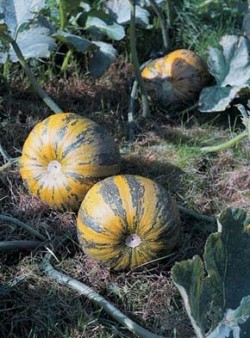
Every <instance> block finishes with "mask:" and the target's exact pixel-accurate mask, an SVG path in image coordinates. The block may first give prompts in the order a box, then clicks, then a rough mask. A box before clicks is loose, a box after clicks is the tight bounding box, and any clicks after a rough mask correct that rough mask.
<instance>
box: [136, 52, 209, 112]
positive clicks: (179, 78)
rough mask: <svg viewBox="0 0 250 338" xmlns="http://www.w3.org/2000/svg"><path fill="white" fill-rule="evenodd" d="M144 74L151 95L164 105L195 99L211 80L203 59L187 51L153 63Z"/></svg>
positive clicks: (145, 68) (161, 58)
mask: <svg viewBox="0 0 250 338" xmlns="http://www.w3.org/2000/svg"><path fill="white" fill-rule="evenodd" d="M141 75H142V78H143V79H144V80H145V86H146V89H147V91H148V94H149V96H150V97H151V98H152V99H153V100H156V101H158V102H159V103H160V104H161V105H163V106H167V105H169V104H172V103H176V104H179V103H186V102H188V101H190V100H194V99H196V98H197V97H198V95H199V93H200V91H201V89H202V88H203V87H205V86H208V85H209V84H210V83H211V79H212V76H211V75H210V74H209V72H208V68H207V66H206V64H205V62H204V61H203V60H202V59H201V57H200V56H198V55H197V54H196V53H194V52H193V51H191V50H187V49H177V50H175V51H173V52H171V53H169V54H167V55H165V56H163V57H160V58H157V59H155V60H152V61H150V62H149V63H148V64H147V65H146V66H145V67H144V68H143V70H142V72H141Z"/></svg>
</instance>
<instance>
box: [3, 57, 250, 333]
mask: <svg viewBox="0 0 250 338" xmlns="http://www.w3.org/2000/svg"><path fill="white" fill-rule="evenodd" d="M118 74H119V75H118ZM130 76H131V69H130V68H129V67H128V66H127V65H125V64H124V63H119V64H116V65H114V66H113V68H111V69H110V71H109V72H108V73H107V75H106V76H105V77H104V78H103V79H101V80H96V81H93V80H91V79H88V78H80V77H79V78H73V77H72V78H68V79H62V80H60V81H58V82H57V83H48V84H46V89H47V90H48V91H49V92H50V93H51V95H53V96H54V97H55V98H56V99H57V100H58V102H59V104H60V105H61V106H62V107H64V108H65V110H68V111H76V112H79V113H82V114H83V115H86V116H89V117H91V118H92V119H94V120H96V121H98V122H100V123H102V125H104V126H105V127H106V128H107V130H108V131H109V132H110V133H111V134H112V135H113V136H114V137H115V139H116V141H117V142H118V143H119V145H120V146H121V147H123V146H124V145H125V137H126V112H127V105H128V93H129V84H128V81H127V77H130ZM17 87H18V91H17ZM20 88H21V89H22V92H21V89H20ZM11 90H12V92H11V96H10V98H9V99H6V100H5V101H3V102H2V103H1V111H2V112H3V114H2V115H1V121H0V136H1V143H2V144H3V146H4V147H5V149H6V150H7V151H8V152H9V154H10V155H11V156H13V157H16V156H19V155H20V153H21V149H22V144H23V142H24V140H25V137H26V136H27V135H28V133H29V131H30V130H31V128H32V127H33V125H35V124H36V123H37V121H38V120H40V119H43V118H44V117H46V116H48V115H49V112H48V110H47V109H46V107H44V106H43V104H42V103H41V102H40V101H39V100H38V99H37V98H36V97H35V95H34V94H33V93H31V92H30V91H29V89H28V88H25V87H22V86H20V87H19V84H18V83H17V84H15V86H14V85H13V87H12V89H11ZM212 120H213V118H212V117H211V121H212ZM225 120H226V119H225ZM224 122H225V121H224ZM139 127H140V129H139V133H138V135H137V140H136V141H135V143H134V144H133V146H132V148H131V151H130V152H129V153H127V154H125V155H123V163H122V172H123V173H131V174H138V175H143V176H146V177H149V178H152V179H154V180H155V181H157V182H159V183H161V184H162V185H163V186H165V187H166V188H167V189H169V190H170V191H171V193H172V195H173V196H175V198H176V200H177V201H178V203H179V204H181V205H184V206H186V207H188V208H191V209H194V210H196V211H198V212H201V213H204V214H207V215H216V214H218V213H219V212H220V211H221V210H222V209H223V208H225V207H228V206H237V207H243V208H246V210H248V211H250V194H249V191H250V179H249V158H250V151H249V143H248V142H243V143H242V144H240V145H238V147H237V148H235V149H230V150H228V151H225V152H222V153H218V154H213V155H200V154H199V153H198V152H197V147H199V146H201V145H204V144H206V143H207V142H208V140H209V139H211V138H224V139H226V138H227V137H228V130H227V129H225V123H224V124H221V123H217V122H216V123H214V122H211V123H210V122H209V117H206V118H204V117H203V116H201V114H199V113H198V112H193V113H189V115H188V116H186V115H185V116H173V115H171V116H168V115H167V114H165V113H163V112H160V111H155V112H154V113H153V115H152V117H151V118H150V119H148V120H147V121H146V122H142V121H141V122H140V125H139ZM0 160H2V159H0ZM0 213H2V214H8V215H12V216H13V217H16V218H18V219H19V220H21V221H24V222H26V223H27V224H29V225H31V226H32V227H33V228H35V229H36V230H38V231H39V232H40V233H41V234H43V235H44V236H45V237H46V238H49V239H53V238H58V239H59V241H61V240H63V241H64V242H63V245H62V246H61V247H60V248H59V249H57V250H55V249H54V248H53V246H50V248H51V249H52V250H53V251H54V254H55V256H56V257H57V261H55V265H56V268H57V269H59V270H62V271H64V272H65V273H67V274H69V275H70V276H72V277H74V278H76V279H78V280H80V281H82V282H84V283H86V284H88V285H90V286H92V287H93V288H94V289H95V290H96V291H98V292H100V293H101V294H102V295H104V296H105V297H106V298H107V299H108V300H110V301H111V302H113V304H115V305H116V306H117V307H118V308H119V309H120V310H121V311H123V312H124V313H125V314H127V315H128V316H129V317H130V318H132V319H134V320H135V321H137V322H138V323H140V324H141V325H142V326H144V327H146V328H148V329H149V330H151V331H152V332H155V333H158V334H163V335H164V336H166V337H179V338H184V337H185V338H191V337H192V336H193V330H192V328H191V325H190V322H189V320H188V318H187V315H186V313H185V311H184V309H183V305H182V301H181V298H180V295H179V294H178V292H177V290H176V288H175V287H174V285H173V283H172V280H171V278H170V268H171V267H172V266H173V265H174V263H175V262H176V261H179V260H182V259H186V258H190V257H192V256H193V255H194V254H202V252H203V246H204V243H205V241H206V238H207V236H208V234H209V233H210V232H211V230H212V229H211V227H210V226H209V225H208V224H205V223H202V222H199V221H197V220H195V219H193V218H191V217H187V216H184V215H183V216H182V234H181V238H180V241H179V244H178V247H177V248H176V250H175V252H174V253H173V255H171V256H170V257H169V258H165V259H163V260H160V261H158V262H156V263H154V264H148V265H145V266H143V267H139V268H137V269H134V270H133V271H130V272H120V273H115V272H113V271H110V270H108V269H105V268H103V267H102V266H100V265H99V264H98V263H97V262H94V261H92V260H91V259H90V258H88V257H86V256H85V255H84V254H83V252H82V251H81V248H80V247H79V245H78V241H77V237H76V229H75V214H73V213H61V212H57V211H55V210H51V209H50V208H48V207H47V206H45V205H44V204H43V203H41V202H40V201H39V200H37V199H36V198H34V197H32V196H30V195H29V194H28V193H27V191H26V189H25V187H24V186H23V184H22V181H21V178H20V175H19V171H18V167H12V168H9V169H8V170H6V171H5V172H4V173H3V174H2V175H1V177H0ZM20 239H27V240H29V239H32V236H31V235H30V234H28V233H27V231H25V230H24V229H22V228H20V227H17V226H16V225H13V224H9V223H7V222H0V240H1V241H7V240H20ZM44 252H45V249H44V248H42V249H39V250H36V251H32V252H30V251H28V250H26V251H14V252H2V253H0V268H1V269H0V296H1V297H0V304H1V306H0V337H6V338H9V337H10V338H14V337H18V338H24V337H25V338H26V337H39V338H40V337H41V338H46V337H48V338H50V337H51V338H53V337H56V338H59V337H65V338H69V337H71V338H80V337H84V338H113V337H114V338H115V337H124V338H125V337H126V338H129V337H133V335H132V334H130V333H128V331H127V330H125V329H124V328H123V327H121V326H120V325H118V324H117V323H116V322H115V321H114V320H113V319H111V318H110V317H109V316H107V315H106V314H105V313H104V312H103V311H101V310H100V308H99V307H97V306H96V305H94V304H93V303H91V302H89V301H88V300H87V299H86V298H84V297H80V296H79V295H78V294H76V293H75V292H73V291H71V290H69V289H67V288H66V287H62V286H59V285H56V284H55V283H52V282H51V281H50V280H48V278H47V277H46V276H45V275H44V274H43V271H42V270H41V261H42V258H43V255H44Z"/></svg>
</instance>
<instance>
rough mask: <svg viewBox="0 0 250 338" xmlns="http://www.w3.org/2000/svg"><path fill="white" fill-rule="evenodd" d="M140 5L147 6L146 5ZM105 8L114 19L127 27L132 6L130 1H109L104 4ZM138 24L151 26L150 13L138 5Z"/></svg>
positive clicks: (136, 11) (136, 12)
mask: <svg viewBox="0 0 250 338" xmlns="http://www.w3.org/2000/svg"><path fill="white" fill-rule="evenodd" d="M140 5H145V4H144V3H143V4H141V3H140ZM103 8H104V9H105V10H106V11H107V12H108V13H110V14H111V15H112V16H113V17H114V19H115V20H116V21H117V22H118V23H119V24H121V25H126V24H128V23H129V22H130V16H131V4H130V1H129V0H108V1H105V2H104V4H103ZM135 15H136V23H137V24H140V25H142V26H148V25H149V16H150V14H149V12H148V10H146V9H145V8H142V7H141V6H139V5H136V10H135Z"/></svg>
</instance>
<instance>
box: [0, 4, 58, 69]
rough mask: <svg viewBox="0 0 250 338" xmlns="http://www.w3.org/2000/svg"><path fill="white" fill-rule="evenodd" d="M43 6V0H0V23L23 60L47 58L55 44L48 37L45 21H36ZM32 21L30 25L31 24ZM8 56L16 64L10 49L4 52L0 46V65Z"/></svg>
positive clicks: (47, 27)
mask: <svg viewBox="0 0 250 338" xmlns="http://www.w3.org/2000/svg"><path fill="white" fill-rule="evenodd" d="M44 6H45V0H0V19H1V21H0V23H1V27H2V28H3V29H2V31H4V33H5V34H6V33H7V29H8V33H9V34H10V36H11V38H12V39H14V40H15V41H16V42H17V44H18V46H19V48H20V49H21V52H22V54H23V56H24V58H25V59H28V58H47V57H49V55H50V52H51V50H53V49H55V47H56V44H55V41H54V39H53V38H51V37H50V35H51V29H50V26H49V24H48V23H47V22H46V20H45V19H43V20H39V19H37V15H38V12H39V11H40V10H41V9H42V8H43V7H44ZM31 21H32V24H31ZM8 56H9V58H10V60H11V61H13V62H17V61H18V59H17V57H16V54H15V52H14V51H13V49H12V48H9V50H5V49H4V48H2V47H1V46H0V63H4V62H5V61H6V59H7V57H8Z"/></svg>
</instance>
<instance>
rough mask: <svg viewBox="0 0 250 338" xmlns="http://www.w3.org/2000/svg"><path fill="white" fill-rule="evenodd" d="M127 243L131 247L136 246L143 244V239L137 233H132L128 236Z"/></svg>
mask: <svg viewBox="0 0 250 338" xmlns="http://www.w3.org/2000/svg"><path fill="white" fill-rule="evenodd" d="M125 244H126V245H127V246H128V247H130V248H136V247H137V246H139V245H140V244H141V239H140V237H139V236H138V235H137V234H132V235H129V236H128V237H127V238H126V242H125Z"/></svg>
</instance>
